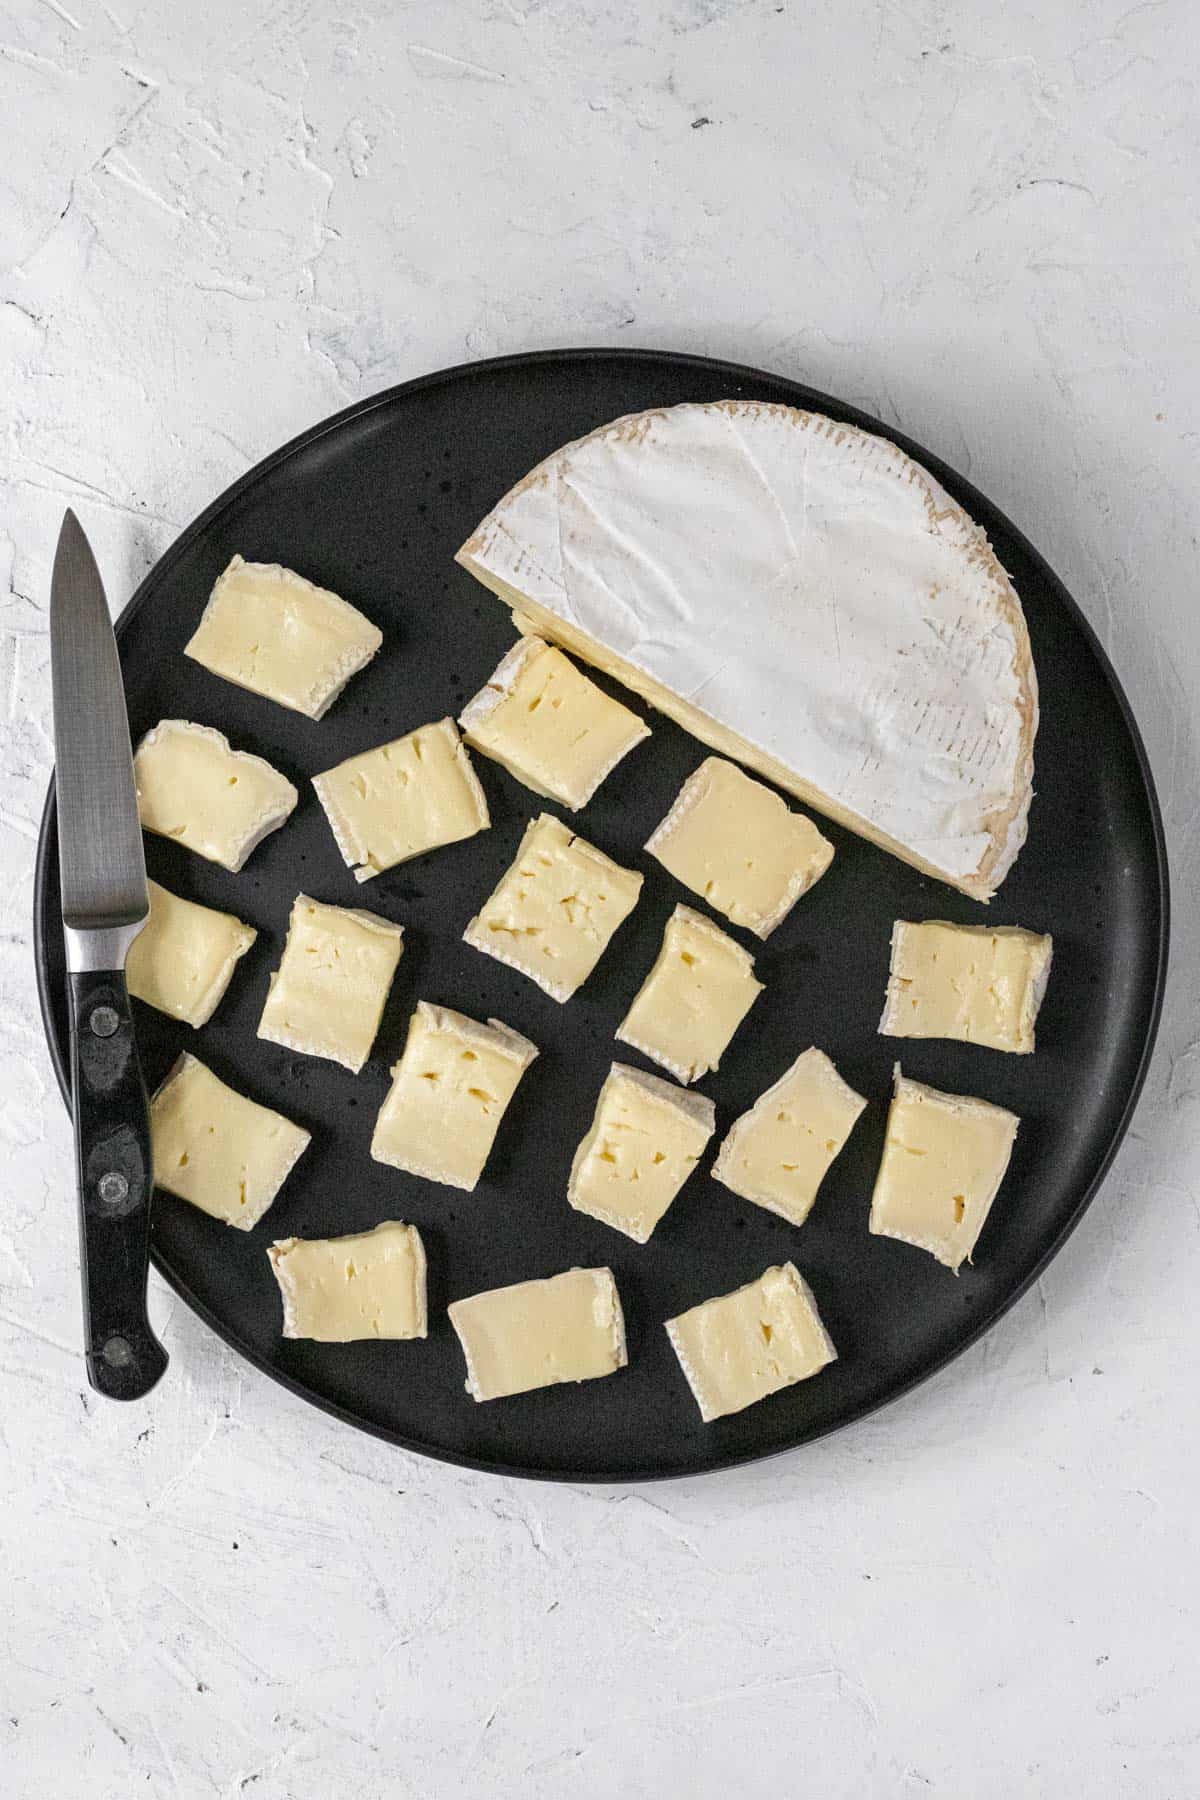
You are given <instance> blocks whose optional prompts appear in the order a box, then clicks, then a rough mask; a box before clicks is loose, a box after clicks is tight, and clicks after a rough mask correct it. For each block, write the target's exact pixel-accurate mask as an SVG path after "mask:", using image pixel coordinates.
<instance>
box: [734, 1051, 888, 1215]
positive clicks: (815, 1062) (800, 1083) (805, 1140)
mask: <svg viewBox="0 0 1200 1800" xmlns="http://www.w3.org/2000/svg"><path fill="white" fill-rule="evenodd" d="M866 1104H867V1103H866V1101H865V1100H864V1099H863V1097H862V1095H861V1094H856V1093H855V1091H854V1089H853V1088H852V1087H850V1086H849V1084H848V1083H847V1082H845V1081H843V1080H842V1077H841V1076H840V1075H839V1074H838V1072H837V1070H836V1069H835V1068H834V1066H833V1063H832V1062H831V1061H830V1059H829V1057H828V1056H826V1054H825V1052H824V1051H823V1050H817V1049H809V1050H803V1051H801V1053H800V1055H799V1056H798V1057H797V1058H796V1060H795V1062H794V1063H793V1064H792V1066H791V1068H790V1069H787V1070H785V1072H784V1073H783V1074H782V1075H781V1076H780V1077H779V1080H778V1081H776V1082H774V1083H772V1085H771V1086H770V1087H769V1088H767V1090H766V1091H765V1093H762V1094H760V1095H759V1097H758V1099H757V1100H756V1101H755V1102H754V1105H753V1106H752V1107H751V1108H750V1110H749V1111H748V1112H744V1113H743V1114H742V1116H741V1118H740V1119H737V1120H735V1122H734V1124H733V1125H732V1126H731V1127H730V1129H729V1133H728V1135H727V1136H726V1138H725V1141H724V1143H723V1144H722V1145H721V1148H720V1150H719V1151H718V1153H717V1159H716V1161H715V1162H714V1164H713V1170H712V1172H713V1180H714V1181H719V1182H721V1183H722V1185H723V1186H725V1187H727V1188H729V1189H730V1191H731V1192H732V1193H735V1194H737V1195H739V1196H740V1198H741V1199H743V1200H750V1201H752V1202H753V1204H754V1205H755V1206H762V1207H765V1208H766V1210H767V1211H768V1212H773V1213H777V1214H778V1215H779V1217H780V1218H781V1219H787V1221H788V1222H789V1224H792V1225H803V1223H804V1221H805V1219H807V1217H808V1215H809V1213H810V1212H811V1211H812V1208H813V1203H814V1202H815V1200H816V1198H817V1192H818V1190H819V1188H820V1186H821V1183H822V1182H823V1181H824V1179H825V1177H826V1175H827V1174H828V1173H829V1170H830V1168H831V1167H832V1165H833V1163H834V1161H835V1159H836V1158H837V1157H838V1156H839V1155H840V1154H841V1152H842V1149H843V1148H844V1146H845V1143H846V1139H847V1138H848V1137H849V1136H850V1133H851V1132H852V1131H853V1129H854V1126H855V1124H856V1123H857V1121H858V1119H859V1117H860V1115H861V1114H862V1112H863V1110H864V1109H865V1107H866Z"/></svg>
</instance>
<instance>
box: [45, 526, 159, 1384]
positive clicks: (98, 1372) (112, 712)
mask: <svg viewBox="0 0 1200 1800" xmlns="http://www.w3.org/2000/svg"><path fill="white" fill-rule="evenodd" d="M50 668H51V676H52V680H53V687H54V758H55V769H54V780H55V790H56V805H57V811H58V861H59V871H60V881H61V888H62V915H63V936H64V938H65V940H66V951H67V1002H68V1006H69V1009H70V1018H71V1089H72V1095H73V1101H74V1113H75V1157H76V1168H77V1174H78V1181H79V1248H80V1271H81V1274H82V1277H83V1320H84V1348H85V1353H86V1356H87V1370H88V1380H89V1381H90V1382H91V1384H92V1386H93V1387H94V1388H95V1389H96V1391H97V1392H98V1393H101V1394H105V1395H107V1396H108V1398H109V1399H112V1400H137V1399H140V1398H141V1396H142V1395H143V1394H147V1393H149V1391H150V1389H151V1388H152V1387H153V1386H154V1384H155V1382H156V1381H157V1380H158V1378H159V1376H160V1375H161V1374H162V1372H163V1370H164V1369H165V1368H166V1366H167V1353H166V1351H165V1350H164V1349H163V1347H162V1345H161V1344H160V1343H159V1341H158V1339H157V1338H156V1337H155V1335H154V1333H153V1332H152V1331H151V1329H150V1321H149V1319H148V1317H147V1313H146V1274H147V1269H148V1264H149V1256H150V1196H151V1193H152V1191H153V1187H154V1170H153V1161H152V1157H151V1149H150V1108H149V1104H148V1102H147V1099H146V1087H145V1083H144V1082H143V1080H142V1070H141V1064H140V1063H139V1061H138V1053H137V1044H136V1042H135V1039H134V1032H133V1015H132V1013H131V1010H130V1005H129V991H128V989H127V987H126V985H125V958H126V956H127V955H128V953H129V946H130V945H131V944H132V942H133V940H134V938H135V937H136V936H137V934H138V932H139V931H140V930H141V929H142V926H143V925H144V924H145V923H146V918H147V916H148V914H149V911H150V901H149V895H148V894H147V891H146V862H145V857H144V854H143V851H142V831H141V826H140V824H139V822H138V810H137V794H136V790H135V788H134V779H133V757H132V754H131V752H130V746H129V720H128V718H127V716H126V712H125V692H124V688H123V686H122V683H121V665H120V662H119V660H118V658H117V644H116V639H115V638H114V637H113V629H112V624H111V622H110V620H109V616H108V605H107V602H106V601H105V598H104V585H103V583H102V582H101V580H100V571H99V570H98V569H97V567H96V559H95V557H94V556H93V555H92V550H91V545H90V544H89V543H88V541H87V538H86V537H85V536H84V532H83V527H82V526H81V525H80V523H79V520H78V519H77V518H76V517H75V514H74V513H73V512H68V513H67V515H66V517H65V518H64V520H63V523H62V531H61V533H60V534H59V539H58V551H57V553H56V555H55V558H54V577H53V581H52V583H51V588H50Z"/></svg>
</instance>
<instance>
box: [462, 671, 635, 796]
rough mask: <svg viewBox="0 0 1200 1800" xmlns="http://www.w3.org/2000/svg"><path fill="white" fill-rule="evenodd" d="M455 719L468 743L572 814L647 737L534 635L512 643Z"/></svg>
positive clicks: (627, 712) (620, 708)
mask: <svg viewBox="0 0 1200 1800" xmlns="http://www.w3.org/2000/svg"><path fill="white" fill-rule="evenodd" d="M458 722H459V724H460V725H461V726H462V729H463V735H464V736H465V737H466V740H467V742H468V744H471V745H472V746H473V747H474V748H475V749H476V750H482V752H483V754H484V755H485V756H490V757H492V758H493V760H494V761H496V762H498V763H500V765H501V766H502V767H503V768H505V769H507V770H508V772H509V774H510V775H515V777H516V779H517V780H518V781H521V782H524V784H525V786H526V787H527V788H532V789H533V791H534V793H535V794H544V795H546V797H547V798H548V799H550V800H558V801H560V802H561V803H562V805H563V806H567V807H570V809H571V810H572V812H574V811H577V810H578V808H579V807H581V806H586V805H587V803H588V801H589V800H590V799H591V797H592V795H593V794H594V793H595V792H596V789H597V788H598V787H599V786H600V783H601V782H602V781H603V780H604V779H605V777H606V776H608V775H610V774H611V773H612V771H613V770H614V769H615V768H616V766H617V764H618V763H619V762H620V761H621V759H622V757H624V756H627V755H628V754H629V752H630V751H631V750H632V749H633V747H634V746H635V744H640V743H641V742H642V740H643V739H644V738H648V737H649V736H650V727H649V726H648V725H645V724H643V722H642V721H641V719H639V718H638V716H637V714H636V713H634V712H630V710H629V708H628V707H627V706H622V705H621V702H620V701H619V700H612V699H610V698H609V696H608V695H607V694H606V693H605V692H604V690H603V688H599V687H597V686H596V683H595V682H594V681H590V680H589V679H588V677H587V676H586V675H584V674H583V673H582V672H581V671H580V670H579V669H577V668H576V667H575V664H574V663H573V662H570V661H569V660H568V659H567V658H566V657H565V656H564V655H563V653H562V651H561V650H555V649H553V648H552V647H551V645H549V644H546V643H543V642H542V640H541V638H534V637H528V638H521V639H519V640H518V642H517V643H515V644H514V645H513V647H512V649H511V650H510V651H509V652H508V654H507V655H506V656H505V657H504V658H503V660H502V661H501V662H500V664H499V665H498V667H497V669H496V671H495V673H494V674H493V676H492V678H491V680H490V681H489V682H488V684H487V686H486V687H484V688H481V690H480V691H479V693H478V694H476V696H475V698H474V699H473V700H471V701H470V702H469V703H468V704H467V706H466V707H465V709H464V710H463V712H462V713H461V715H460V717H459V721H458Z"/></svg>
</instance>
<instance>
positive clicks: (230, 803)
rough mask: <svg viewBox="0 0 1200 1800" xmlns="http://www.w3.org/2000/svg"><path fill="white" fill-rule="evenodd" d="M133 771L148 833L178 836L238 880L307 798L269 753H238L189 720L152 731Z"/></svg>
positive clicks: (167, 723) (207, 728) (166, 721)
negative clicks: (267, 756)
mask: <svg viewBox="0 0 1200 1800" xmlns="http://www.w3.org/2000/svg"><path fill="white" fill-rule="evenodd" d="M133 773H134V777H135V779H136V782H137V800H138V812H139V814H140V815H141V820H142V825H143V827H144V829H145V830H146V831H153V832H156V833H157V834H158V836H159V837H167V838H174V839H175V841H176V843H178V844H184V845H186V847H187V848H188V849H189V850H194V851H195V852H196V854H197V855H198V856H205V857H207V858H208V860H209V862H215V863H220V864H221V867H222V868H224V869H232V870H233V872H234V874H235V875H236V874H237V872H238V870H239V869H240V868H241V867H242V865H243V864H244V863H245V861H246V858H247V857H248V856H249V855H250V852H251V851H252V850H254V849H255V848H256V847H257V846H258V845H259V844H261V843H262V841H263V839H264V838H265V837H269V836H270V834H271V833H272V832H273V831H277V830H278V829H279V827H280V826H281V825H282V824H283V822H284V820H285V819H286V818H287V817H288V815H289V814H290V813H291V811H292V810H293V808H294V807H295V805H296V802H297V800H299V798H300V796H299V794H298V793H297V792H296V790H295V788H294V787H293V786H292V784H291V782H290V781H289V780H288V779H287V777H286V775H281V774H280V773H279V770H278V769H273V768H272V767H271V765H270V763H269V762H265V761H264V760H263V758H262V757H261V756H252V755H251V754H250V752H249V751H248V750H233V749H231V748H230V745H229V740H228V739H227V738H226V737H224V736H223V735H222V734H221V732H219V731H214V730H213V728H212V726H211V725H193V724H192V723H191V722H190V721H189V720H187V719H161V720H160V721H159V723H158V724H157V725H156V726H155V727H154V729H153V730H152V731H148V732H147V733H146V735H145V737H144V738H143V739H142V741H141V743H140V744H139V745H138V749H137V755H136V756H135V757H134V759H133Z"/></svg>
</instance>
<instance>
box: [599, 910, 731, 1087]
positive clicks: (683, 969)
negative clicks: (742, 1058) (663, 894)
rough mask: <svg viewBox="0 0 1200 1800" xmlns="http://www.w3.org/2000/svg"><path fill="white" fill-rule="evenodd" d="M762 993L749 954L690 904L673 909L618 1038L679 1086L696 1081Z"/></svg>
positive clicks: (716, 1059)
mask: <svg viewBox="0 0 1200 1800" xmlns="http://www.w3.org/2000/svg"><path fill="white" fill-rule="evenodd" d="M762 991H763V984H762V982H761V981H759V980H758V979H757V978H756V976H755V974H754V958H753V957H752V956H751V955H750V952H749V951H748V950H743V949H742V946H741V945H740V944H735V943H734V941H733V939H732V938H731V937H730V936H729V934H728V932H725V931H722V930H721V928H720V926H719V925H714V924H713V923H712V921H711V920H710V919H705V918H702V917H701V915H700V914H699V913H698V912H693V911H692V909H691V907H690V906H677V907H676V908H675V911H674V912H673V913H672V914H671V917H670V918H669V919H668V920H667V924H666V929H665V930H664V932H663V941H662V948H661V950H660V951H659V953H658V956H657V958H656V959H655V962H654V967H653V968H652V969H651V971H650V973H649V974H648V975H647V977H646V979H645V981H643V983H642V985H641V987H640V988H639V989H638V992H637V993H636V994H635V995H634V999H633V1004H632V1006H631V1007H630V1008H629V1011H628V1012H627V1013H626V1014H625V1017H624V1018H623V1019H622V1021H621V1023H620V1024H619V1025H618V1026H617V1030H616V1036H617V1039H618V1040H619V1042H620V1043H622V1044H631V1045H632V1046H633V1048H634V1049H635V1050H640V1051H641V1053H642V1055H643V1056H648V1057H650V1059H651V1061H652V1062H656V1063H660V1064H661V1065H662V1067H663V1068H664V1069H669V1070H670V1072H671V1074H672V1075H674V1077H675V1079H676V1080H677V1081H682V1082H692V1081H699V1079H700V1077H701V1076H702V1075H707V1074H708V1073H709V1071H710V1070H712V1069H716V1068H719V1067H720V1064H721V1057H722V1056H723V1055H724V1053H725V1051H726V1049H727V1048H728V1046H729V1041H730V1039H731V1038H732V1037H733V1034H734V1032H735V1031H736V1030H737V1028H738V1026H739V1025H740V1024H741V1022H742V1020H743V1019H744V1018H745V1017H746V1014H747V1013H748V1012H749V1011H750V1008H751V1007H752V1006H753V1005H754V1002H755V1001H756V1000H757V999H758V996H759V995H760V994H761V993H762Z"/></svg>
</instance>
